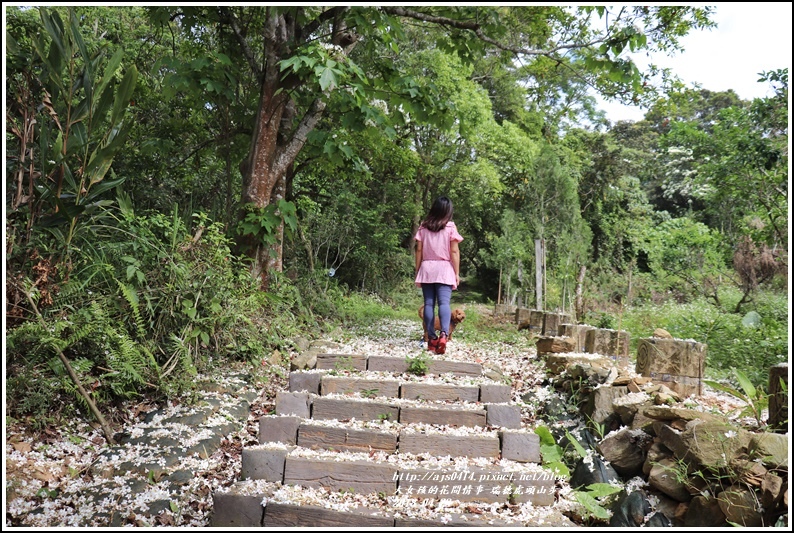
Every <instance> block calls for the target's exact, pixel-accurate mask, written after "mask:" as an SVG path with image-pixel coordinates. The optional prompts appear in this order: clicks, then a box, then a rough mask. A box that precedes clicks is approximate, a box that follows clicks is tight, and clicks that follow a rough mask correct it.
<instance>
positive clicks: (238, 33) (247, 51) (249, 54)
mask: <svg viewBox="0 0 794 533" xmlns="http://www.w3.org/2000/svg"><path fill="white" fill-rule="evenodd" d="M221 15H222V16H223V17H224V18H225V19H226V22H228V23H229V26H231V28H232V31H233V32H234V36H235V38H236V39H237V42H238V43H240V48H241V49H242V51H243V56H244V57H245V59H246V61H248V65H249V66H250V67H251V70H253V71H254V75H255V76H256V79H258V80H259V81H260V82H261V81H262V76H263V73H262V67H260V66H259V64H258V63H257V62H256V57H255V56H254V51H253V50H251V47H250V46H248V41H246V40H245V37H243V32H242V30H241V29H240V23H239V21H238V20H237V17H236V16H235V15H234V13H233V12H232V10H231V9H229V8H228V7H221Z"/></svg>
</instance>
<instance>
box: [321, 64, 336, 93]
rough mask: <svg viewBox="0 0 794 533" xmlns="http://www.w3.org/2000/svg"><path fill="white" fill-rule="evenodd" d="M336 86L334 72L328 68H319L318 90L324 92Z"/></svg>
mask: <svg viewBox="0 0 794 533" xmlns="http://www.w3.org/2000/svg"><path fill="white" fill-rule="evenodd" d="M336 85H337V78H336V72H335V71H334V69H332V68H330V67H320V88H321V89H322V90H323V91H325V90H326V89H328V88H329V87H330V88H331V89H333V88H334V87H336Z"/></svg>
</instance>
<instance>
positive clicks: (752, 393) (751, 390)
mask: <svg viewBox="0 0 794 533" xmlns="http://www.w3.org/2000/svg"><path fill="white" fill-rule="evenodd" d="M733 373H734V375H735V376H736V379H737V380H738V381H739V386H740V387H741V388H742V390H743V391H744V392H745V394H747V396H748V397H749V398H753V399H754V398H755V397H756V395H757V394H758V392H757V391H756V390H755V387H754V386H753V384H752V383H751V382H750V380H749V378H748V377H747V376H746V375H745V374H744V372H742V371H741V370H739V369H738V368H734V369H733Z"/></svg>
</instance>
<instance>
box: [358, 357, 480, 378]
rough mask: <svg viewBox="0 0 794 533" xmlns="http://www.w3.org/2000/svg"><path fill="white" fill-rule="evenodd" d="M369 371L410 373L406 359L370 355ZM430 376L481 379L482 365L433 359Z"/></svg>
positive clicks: (429, 371)
mask: <svg viewBox="0 0 794 533" xmlns="http://www.w3.org/2000/svg"><path fill="white" fill-rule="evenodd" d="M367 370H369V371H371V372H392V373H395V374H404V373H406V372H408V363H407V362H406V361H405V358H404V357H387V356H382V355H370V356H369V357H368V358H367ZM427 373H428V374H436V375H439V374H454V375H457V376H471V377H479V376H481V375H482V365H481V364H479V363H467V362H465V361H446V360H444V359H433V360H431V361H430V364H429V366H428V369H427Z"/></svg>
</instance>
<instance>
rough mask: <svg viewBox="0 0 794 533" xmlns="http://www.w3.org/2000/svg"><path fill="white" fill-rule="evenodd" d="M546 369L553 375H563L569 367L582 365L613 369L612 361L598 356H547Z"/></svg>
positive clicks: (584, 354) (585, 354)
mask: <svg viewBox="0 0 794 533" xmlns="http://www.w3.org/2000/svg"><path fill="white" fill-rule="evenodd" d="M545 360H546V368H547V369H548V370H549V372H551V373H552V374H561V373H562V372H563V371H564V370H565V369H566V368H568V367H569V366H573V365H577V364H582V365H590V366H591V367H592V368H595V369H599V368H611V367H612V361H611V360H609V359H607V358H606V357H604V356H602V355H598V354H587V353H583V354H556V353H555V354H547V355H546V356H545Z"/></svg>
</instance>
